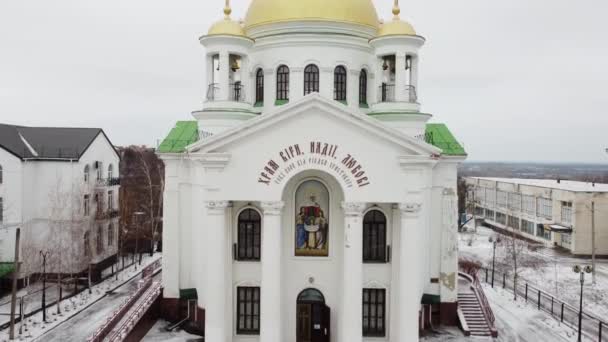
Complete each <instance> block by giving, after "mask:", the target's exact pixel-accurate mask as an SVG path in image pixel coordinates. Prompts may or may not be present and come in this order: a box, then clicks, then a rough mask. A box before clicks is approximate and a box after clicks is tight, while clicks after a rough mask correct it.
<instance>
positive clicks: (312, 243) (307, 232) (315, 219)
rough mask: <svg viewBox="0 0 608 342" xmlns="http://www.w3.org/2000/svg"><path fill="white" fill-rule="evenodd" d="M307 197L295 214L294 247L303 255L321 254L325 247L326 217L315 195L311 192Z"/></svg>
mask: <svg viewBox="0 0 608 342" xmlns="http://www.w3.org/2000/svg"><path fill="white" fill-rule="evenodd" d="M307 197H308V200H307V201H306V202H305V203H303V204H302V205H301V206H300V207H299V210H298V214H297V215H296V249H298V250H300V252H301V253H300V254H303V255H313V256H314V255H323V254H324V253H323V251H324V250H326V248H327V246H326V244H327V231H328V222H327V218H326V216H325V212H324V211H323V209H322V208H321V205H320V204H319V203H318V202H317V195H316V194H314V193H311V194H309V195H308V196H307ZM315 251H316V252H315Z"/></svg>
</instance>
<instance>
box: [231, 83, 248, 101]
mask: <svg viewBox="0 0 608 342" xmlns="http://www.w3.org/2000/svg"><path fill="white" fill-rule="evenodd" d="M228 89H229V90H230V94H229V96H228V100H230V101H235V102H244V101H245V87H243V84H242V83H241V82H236V83H231V84H230V87H229V88H228Z"/></svg>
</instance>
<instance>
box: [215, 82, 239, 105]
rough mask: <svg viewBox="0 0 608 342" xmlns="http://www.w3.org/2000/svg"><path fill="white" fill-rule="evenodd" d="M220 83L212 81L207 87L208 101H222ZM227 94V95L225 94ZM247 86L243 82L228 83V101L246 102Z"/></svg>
mask: <svg viewBox="0 0 608 342" xmlns="http://www.w3.org/2000/svg"><path fill="white" fill-rule="evenodd" d="M220 89H221V87H220V85H219V83H212V84H210V85H209V87H208V88H207V101H220V100H222V99H220ZM224 96H226V95H224ZM245 100H246V98H245V87H244V86H243V84H242V83H241V82H235V83H230V84H229V85H228V101H234V102H245Z"/></svg>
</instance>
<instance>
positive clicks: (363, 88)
mask: <svg viewBox="0 0 608 342" xmlns="http://www.w3.org/2000/svg"><path fill="white" fill-rule="evenodd" d="M359 104H360V105H367V71H365V69H362V70H361V73H360V74H359Z"/></svg>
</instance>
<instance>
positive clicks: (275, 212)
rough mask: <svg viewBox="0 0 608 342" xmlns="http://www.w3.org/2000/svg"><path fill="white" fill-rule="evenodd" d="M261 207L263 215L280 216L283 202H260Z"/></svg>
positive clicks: (283, 205)
mask: <svg viewBox="0 0 608 342" xmlns="http://www.w3.org/2000/svg"><path fill="white" fill-rule="evenodd" d="M261 207H262V210H263V211H264V215H266V216H280V215H281V213H282V212H283V208H284V207H285V202H282V201H276V202H262V203H261Z"/></svg>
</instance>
